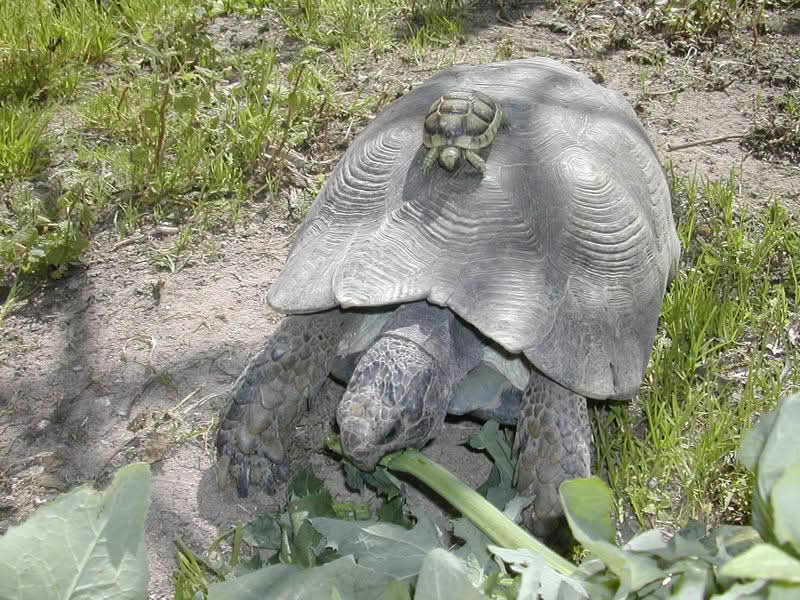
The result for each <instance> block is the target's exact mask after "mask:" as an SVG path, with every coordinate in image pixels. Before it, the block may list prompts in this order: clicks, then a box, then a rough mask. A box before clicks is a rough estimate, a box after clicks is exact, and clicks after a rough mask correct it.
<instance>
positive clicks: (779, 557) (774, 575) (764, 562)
mask: <svg viewBox="0 0 800 600" xmlns="http://www.w3.org/2000/svg"><path fill="white" fill-rule="evenodd" d="M720 574H721V575H723V576H725V577H737V578H741V579H744V578H748V579H775V580H778V581H784V582H788V583H800V560H797V559H796V558H794V557H793V556H790V555H789V554H787V553H786V552H784V551H783V550H781V549H780V548H778V547H776V546H773V545H771V544H757V545H755V546H753V547H752V548H750V549H749V550H746V551H744V552H742V553H741V554H740V555H739V556H736V557H735V558H733V559H731V560H730V561H728V562H727V563H726V564H725V565H723V566H722V568H721V569H720Z"/></svg>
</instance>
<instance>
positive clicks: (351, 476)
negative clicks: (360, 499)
mask: <svg viewBox="0 0 800 600" xmlns="http://www.w3.org/2000/svg"><path fill="white" fill-rule="evenodd" d="M344 483H345V485H346V486H347V489H349V490H352V491H354V492H362V491H364V478H363V477H361V471H360V470H359V469H358V467H356V466H355V465H354V464H353V463H351V462H347V461H345V462H344Z"/></svg>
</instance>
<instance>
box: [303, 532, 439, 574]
mask: <svg viewBox="0 0 800 600" xmlns="http://www.w3.org/2000/svg"><path fill="white" fill-rule="evenodd" d="M311 524H312V525H313V526H314V529H316V530H317V531H319V532H320V533H321V534H322V535H323V537H324V538H325V540H326V544H327V545H328V546H330V547H332V548H334V549H335V550H337V551H338V552H339V554H343V555H345V554H352V555H353V556H354V557H355V559H356V561H357V562H358V564H360V565H361V566H363V567H368V568H370V569H374V570H375V571H378V572H381V573H386V574H388V575H391V576H392V577H394V578H395V579H401V580H403V579H410V578H412V577H414V576H416V575H417V574H418V573H419V570H420V566H421V565H422V561H423V559H424V558H425V555H426V554H427V553H428V552H429V551H431V550H432V549H434V548H439V547H441V541H440V539H439V530H438V529H437V528H436V526H435V525H434V524H433V522H432V521H431V520H430V519H428V518H427V517H423V518H420V519H419V521H417V524H416V526H415V527H414V528H413V529H406V528H405V527H401V526H399V525H394V524H392V523H376V522H374V521H340V520H338V519H328V518H325V517H320V518H316V519H311Z"/></svg>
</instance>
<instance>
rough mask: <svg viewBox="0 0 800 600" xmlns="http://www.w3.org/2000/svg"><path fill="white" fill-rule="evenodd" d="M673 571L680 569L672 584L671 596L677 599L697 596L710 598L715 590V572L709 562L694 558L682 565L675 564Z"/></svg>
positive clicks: (686, 599)
mask: <svg viewBox="0 0 800 600" xmlns="http://www.w3.org/2000/svg"><path fill="white" fill-rule="evenodd" d="M670 570H671V571H679V570H680V572H679V573H678V574H676V575H675V576H674V577H676V580H675V583H674V584H673V585H672V590H671V594H670V598H674V599H675V600H695V598H708V597H709V595H710V594H711V593H712V592H713V591H714V574H713V573H712V571H711V565H709V564H708V563H705V562H702V561H699V560H693V561H685V562H683V564H682V566H681V565H674V566H673V567H671V568H670Z"/></svg>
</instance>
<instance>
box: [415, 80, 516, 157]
mask: <svg viewBox="0 0 800 600" xmlns="http://www.w3.org/2000/svg"><path fill="white" fill-rule="evenodd" d="M502 120H503V111H502V109H501V108H500V106H498V104H497V103H496V102H495V101H494V100H492V99H491V98H490V97H489V96H487V95H486V94H484V93H482V92H479V91H477V90H453V91H450V92H447V93H446V94H444V95H443V96H440V97H439V98H437V99H436V101H435V102H434V103H433V104H432V105H431V108H430V110H429V111H428V114H427V116H426V117H425V124H424V133H423V136H422V143H423V145H424V146H425V147H426V148H436V147H440V146H455V147H457V148H462V149H465V150H478V149H480V148H485V147H486V146H488V145H489V144H491V143H492V142H493V141H494V136H495V134H496V133H497V130H498V129H499V127H500V124H501V122H502Z"/></svg>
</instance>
